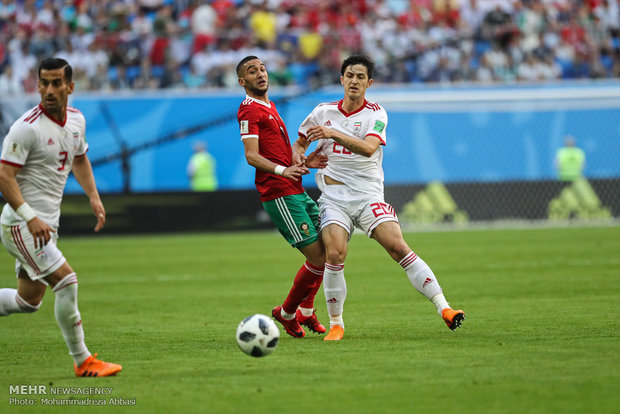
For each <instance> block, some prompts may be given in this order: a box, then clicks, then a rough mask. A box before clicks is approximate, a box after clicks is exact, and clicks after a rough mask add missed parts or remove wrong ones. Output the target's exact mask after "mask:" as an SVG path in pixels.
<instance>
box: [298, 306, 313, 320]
mask: <svg viewBox="0 0 620 414" xmlns="http://www.w3.org/2000/svg"><path fill="white" fill-rule="evenodd" d="M299 311H300V312H301V314H302V315H304V316H305V317H306V318H307V317H309V316H312V314H313V313H314V308H301V307H300V308H299Z"/></svg>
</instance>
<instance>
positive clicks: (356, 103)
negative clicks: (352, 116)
mask: <svg viewBox="0 0 620 414" xmlns="http://www.w3.org/2000/svg"><path fill="white" fill-rule="evenodd" d="M365 101H366V97H365V96H360V97H359V98H355V99H353V98H351V97H349V96H347V95H345V96H344V99H343V100H342V109H343V110H344V111H345V112H347V113H351V112H355V111H357V110H358V109H360V108H361V107H362V106H364V102H365Z"/></svg>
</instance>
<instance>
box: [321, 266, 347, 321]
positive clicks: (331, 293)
mask: <svg viewBox="0 0 620 414" xmlns="http://www.w3.org/2000/svg"><path fill="white" fill-rule="evenodd" d="M323 292H324V293H325V301H326V302H327V313H329V324H330V325H342V326H343V327H344V323H343V321H342V313H343V310H344V301H345V299H346V298H347V283H346V281H345V278H344V263H342V264H339V265H332V264H329V263H325V272H324V273H323Z"/></svg>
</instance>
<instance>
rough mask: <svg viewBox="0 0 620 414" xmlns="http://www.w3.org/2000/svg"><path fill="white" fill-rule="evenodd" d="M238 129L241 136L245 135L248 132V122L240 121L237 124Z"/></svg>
mask: <svg viewBox="0 0 620 414" xmlns="http://www.w3.org/2000/svg"><path fill="white" fill-rule="evenodd" d="M239 129H240V130H241V133H242V134H247V133H248V132H250V121H241V122H240V123H239Z"/></svg>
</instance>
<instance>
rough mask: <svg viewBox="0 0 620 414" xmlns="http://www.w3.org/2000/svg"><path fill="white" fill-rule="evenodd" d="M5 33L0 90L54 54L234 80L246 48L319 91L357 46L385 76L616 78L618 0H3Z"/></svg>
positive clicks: (152, 73) (30, 80)
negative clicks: (237, 65)
mask: <svg viewBox="0 0 620 414" xmlns="http://www.w3.org/2000/svg"><path fill="white" fill-rule="evenodd" d="M0 40H1V41H0V94H1V95H0V96H2V97H6V96H7V95H19V94H23V93H29V92H34V91H36V86H37V73H36V70H37V65H38V61H39V60H40V59H41V58H42V57H48V56H52V55H54V56H58V57H62V58H65V59H67V60H68V61H69V62H70V63H71V64H72V66H73V67H74V70H75V79H74V80H75V82H76V84H77V88H78V89H79V90H97V91H102V90H127V89H157V88H187V89H196V88H207V87H212V88H217V87H233V86H235V85H236V82H237V79H236V75H235V73H234V67H235V65H236V63H237V62H238V61H239V60H240V59H241V58H243V57H244V56H246V55H249V54H254V55H257V56H259V57H261V58H262V59H263V60H264V61H265V62H266V64H267V66H268V69H269V71H270V78H271V83H272V84H277V85H298V86H300V87H303V88H306V87H310V88H313V87H317V86H320V85H327V84H333V83H337V82H338V81H339V74H340V73H339V71H340V63H341V61H342V59H343V57H345V56H347V55H349V54H351V53H352V52H356V51H364V52H366V53H367V54H369V55H370V56H372V58H373V59H374V60H375V61H376V63H377V73H376V75H375V80H377V81H380V82H383V83H385V82H392V83H414V82H441V83H456V82H484V83H493V82H495V83H510V82H519V81H523V82H537V81H538V82H539V81H549V80H554V79H583V78H590V79H592V78H609V77H620V11H619V4H618V0H585V1H573V0H516V1H513V0H347V1H335V0H333V1H330V0H210V1H206V0H202V1H198V0H180V1H169V0H107V1H106V0H96V1H95V0H21V1H12V0H0Z"/></svg>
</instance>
